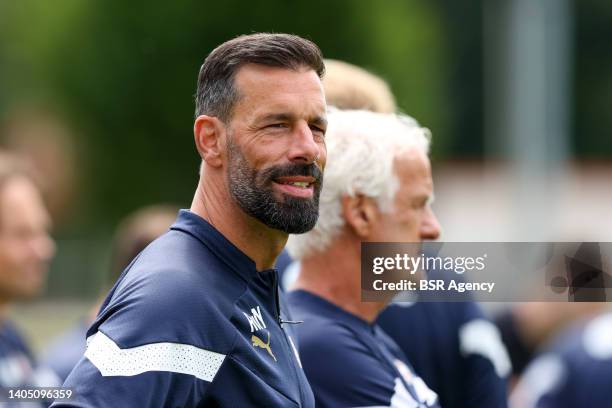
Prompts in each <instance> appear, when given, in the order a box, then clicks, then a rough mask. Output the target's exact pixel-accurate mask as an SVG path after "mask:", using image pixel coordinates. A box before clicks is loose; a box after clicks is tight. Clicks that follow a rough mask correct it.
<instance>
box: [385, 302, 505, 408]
mask: <svg viewBox="0 0 612 408" xmlns="http://www.w3.org/2000/svg"><path fill="white" fill-rule="evenodd" d="M377 323H378V324H379V325H380V326H381V327H382V328H383V330H384V331H385V332H386V333H387V334H388V335H389V336H390V337H391V338H392V339H393V340H395V341H396V342H397V344H398V345H399V347H400V348H401V349H402V351H403V352H404V353H405V354H406V356H407V357H408V361H410V363H412V366H413V367H414V369H415V371H416V372H417V373H419V375H420V376H421V377H422V378H423V380H424V381H425V382H426V383H427V385H428V386H429V387H431V389H432V390H434V391H435V392H436V393H437V394H438V396H439V397H440V405H441V406H443V407H456V408H503V407H506V406H507V398H508V397H507V393H506V387H507V378H508V375H509V374H510V371H511V364H510V360H509V358H508V354H507V352H506V349H505V347H504V345H503V343H502V341H501V337H500V334H499V332H498V330H497V328H496V327H495V326H494V325H493V323H491V321H490V320H489V319H488V318H487V317H486V316H485V314H484V313H483V311H482V310H481V308H480V306H478V304H477V303H476V302H469V301H466V302H416V303H413V304H410V305H403V304H392V305H390V306H389V307H387V309H385V310H384V311H383V312H382V313H381V314H380V316H379V317H378V319H377Z"/></svg>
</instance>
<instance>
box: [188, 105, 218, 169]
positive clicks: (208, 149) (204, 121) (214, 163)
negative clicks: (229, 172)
mask: <svg viewBox="0 0 612 408" xmlns="http://www.w3.org/2000/svg"><path fill="white" fill-rule="evenodd" d="M193 136H194V139H195V145H196V148H197V149H198V153H199V154H200V157H201V158H202V160H204V161H205V162H206V164H208V165H209V166H211V167H221V166H222V165H223V151H224V149H223V148H224V146H225V126H224V125H223V123H222V122H221V121H220V120H219V119H218V118H216V117H214V116H206V115H200V116H198V117H197V119H196V120H195V123H194V124H193Z"/></svg>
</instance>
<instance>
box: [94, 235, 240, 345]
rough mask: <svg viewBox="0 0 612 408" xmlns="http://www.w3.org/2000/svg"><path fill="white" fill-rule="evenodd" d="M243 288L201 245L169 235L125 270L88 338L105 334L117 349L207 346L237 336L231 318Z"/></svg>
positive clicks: (157, 241) (234, 276) (190, 239)
mask: <svg viewBox="0 0 612 408" xmlns="http://www.w3.org/2000/svg"><path fill="white" fill-rule="evenodd" d="M245 288H246V285H245V284H244V282H243V281H241V280H239V279H237V278H236V275H235V274H233V273H232V272H231V271H229V270H227V268H224V265H223V263H222V262H220V261H219V259H217V258H216V257H215V256H214V255H213V254H212V253H211V252H210V251H209V250H208V249H207V248H206V247H205V246H204V245H203V244H202V243H201V242H199V241H198V240H196V239H195V238H193V237H191V236H189V235H187V234H184V233H182V232H180V231H170V232H168V233H166V234H164V235H163V236H162V237H160V238H159V239H157V240H156V241H154V242H153V243H152V244H151V245H149V246H148V247H147V248H146V249H145V250H144V251H143V252H142V253H141V254H140V255H139V256H138V257H137V258H136V259H135V260H134V261H133V262H132V264H131V265H130V266H129V267H128V269H126V271H125V272H124V273H123V275H122V276H121V278H120V280H119V281H118V282H117V283H116V284H115V286H114V287H113V289H112V290H111V292H110V293H109V295H108V296H107V298H106V300H105V302H104V304H103V305H102V307H101V309H100V312H99V314H98V316H97V318H96V321H95V322H94V324H93V325H92V326H91V327H90V329H89V330H88V333H87V335H88V336H91V335H94V334H96V333H97V332H98V331H102V332H103V333H105V335H107V336H109V337H110V338H112V339H114V340H115V341H116V342H117V345H118V346H119V347H135V346H139V345H143V344H149V343H155V342H179V343H185V344H191V345H194V346H197V347H202V346H207V345H208V341H207V340H206V339H209V338H218V337H223V338H225V339H228V338H231V337H233V335H232V333H230V331H231V330H232V326H231V323H230V320H229V319H230V317H231V316H232V314H233V313H234V304H235V302H236V301H237V300H238V298H239V297H240V296H241V295H242V294H243V293H244V290H245ZM196 328H197V329H196ZM226 331H227V333H225V332H226ZM223 333H225V335H222V334H223Z"/></svg>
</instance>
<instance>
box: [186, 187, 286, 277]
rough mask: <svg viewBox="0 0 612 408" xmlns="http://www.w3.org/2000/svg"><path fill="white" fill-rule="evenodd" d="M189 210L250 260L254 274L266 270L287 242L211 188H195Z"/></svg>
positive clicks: (283, 237)
mask: <svg viewBox="0 0 612 408" xmlns="http://www.w3.org/2000/svg"><path fill="white" fill-rule="evenodd" d="M191 211H192V212H194V213H195V214H197V215H199V216H200V217H202V218H204V219H205V220H206V221H208V222H209V223H210V224H211V225H212V226H213V227H215V229H216V230H217V231H219V232H220V233H221V234H223V236H224V237H225V238H227V239H228V240H229V241H230V242H231V243H232V244H234V245H235V246H236V247H237V248H238V249H240V250H241V251H242V252H244V253H245V254H246V255H247V256H248V257H249V258H251V259H252V260H253V261H254V262H255V265H256V267H257V270H258V271H261V270H265V269H270V268H272V267H273V266H274V263H275V262H276V258H277V257H278V255H279V254H280V253H281V251H282V250H283V247H284V246H285V244H286V242H287V234H286V233H284V232H282V231H278V230H275V229H272V228H269V227H267V226H266V225H264V224H262V223H261V222H259V221H258V220H256V219H254V218H253V217H250V216H248V215H247V214H245V213H244V211H242V209H241V208H240V207H239V206H238V205H237V204H236V203H235V202H234V200H232V199H231V198H230V197H229V194H228V192H227V190H225V189H224V191H215V188H214V185H207V186H206V188H202V184H201V182H200V184H199V185H198V189H197V190H196V193H195V196H194V198H193V202H192V203H191Z"/></svg>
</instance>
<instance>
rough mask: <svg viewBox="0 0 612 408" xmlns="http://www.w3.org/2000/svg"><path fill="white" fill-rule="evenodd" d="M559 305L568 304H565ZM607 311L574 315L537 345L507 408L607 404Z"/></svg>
mask: <svg viewBox="0 0 612 408" xmlns="http://www.w3.org/2000/svg"><path fill="white" fill-rule="evenodd" d="M569 305H572V306H573V304H569V303H568V304H567V305H566V307H565V309H569V308H568V307H567V306H569ZM611 379H612V313H610V312H609V311H608V312H603V313H600V314H598V315H596V316H595V317H591V318H590V319H589V318H586V319H583V320H577V321H575V322H574V323H573V324H570V327H569V328H567V329H565V330H563V331H562V333H561V334H558V335H557V336H554V338H553V340H552V341H549V344H548V345H547V346H545V347H543V350H541V352H540V353H539V355H538V357H537V358H536V359H535V360H533V361H532V362H531V363H530V364H529V365H528V366H527V368H526V369H525V372H524V374H523V375H522V376H521V378H520V380H519V381H518V383H517V385H516V387H515V388H514V390H513V392H512V394H511V398H510V406H511V407H512V408H570V407H571V408H580V407H608V406H610V402H611V401H612V388H611V385H612V381H611Z"/></svg>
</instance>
